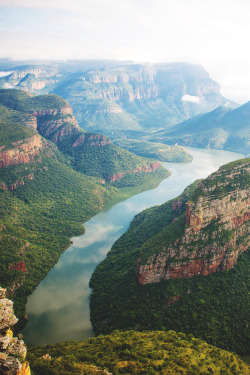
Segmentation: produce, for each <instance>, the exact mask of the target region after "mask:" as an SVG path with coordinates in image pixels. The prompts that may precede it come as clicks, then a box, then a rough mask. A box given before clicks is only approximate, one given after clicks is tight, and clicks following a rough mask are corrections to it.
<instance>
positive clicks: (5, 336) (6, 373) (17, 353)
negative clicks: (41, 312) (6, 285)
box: [0, 288, 30, 375]
mask: <svg viewBox="0 0 250 375" xmlns="http://www.w3.org/2000/svg"><path fill="white" fill-rule="evenodd" d="M5 293H6V290H5V289H3V288H0V374H3V375H30V367H29V364H28V362H25V357H26V352H27V350H26V347H25V344H24V342H23V340H22V339H21V338H17V337H13V332H12V328H13V326H14V325H15V324H16V323H17V321H18V319H17V318H16V317H15V315H14V312H13V302H12V301H10V300H9V299H7V298H5Z"/></svg>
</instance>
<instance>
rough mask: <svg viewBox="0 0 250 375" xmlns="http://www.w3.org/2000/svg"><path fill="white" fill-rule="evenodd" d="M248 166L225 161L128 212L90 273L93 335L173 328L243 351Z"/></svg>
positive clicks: (249, 261) (248, 278) (249, 262)
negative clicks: (168, 195) (158, 201)
mask: <svg viewBox="0 0 250 375" xmlns="http://www.w3.org/2000/svg"><path fill="white" fill-rule="evenodd" d="M249 169H250V159H249V158H248V159H242V160H239V161H235V162H231V163H229V164H227V165H225V166H222V167H221V168H220V169H219V170H218V171H217V172H215V173H213V174H212V175H210V176H209V177H208V178H206V179H205V180H202V181H197V182H195V183H193V184H192V185H190V186H188V187H187V188H186V189H185V190H184V192H183V193H182V194H181V195H180V196H179V197H177V198H175V199H173V200H171V201H169V202H166V203H164V204H162V205H160V206H155V207H152V208H149V209H147V210H145V211H143V212H141V213H140V214H138V215H137V216H135V218H134V220H133V221H132V222H131V224H130V227H129V229H128V230H127V232H125V233H124V234H123V235H122V236H121V237H120V238H119V239H118V240H117V241H116V242H115V243H114V245H113V247H112V249H111V251H110V252H109V253H108V254H107V257H106V259H105V260H104V261H103V262H102V263H101V264H100V265H99V266H98V267H97V269H96V270H95V272H94V273H93V275H92V278H91V281H90V286H91V288H92V290H93V293H92V295H91V301H90V306H91V322H92V325H93V328H94V332H95V333H108V332H111V331H112V330H114V329H122V330H124V329H137V330H138V329H139V330H142V331H143V330H145V329H174V330H177V331H181V330H182V331H183V332H185V333H192V334H194V335H196V336H197V337H200V338H203V339H206V340H207V341H208V342H209V343H212V344H214V345H217V346H219V347H222V348H227V349H228V350H233V351H236V352H237V353H248V352H249V344H250V342H249V329H250V325H249V303H250V300H249V298H250V296H249V293H248V289H249V287H250V274H249V267H250V258H249V249H250V247H249V243H250V236H249V219H250V215H249V213H250V209H249V206H250V200H249V191H250V189H249V187H250V178H249ZM100 306H101V308H100Z"/></svg>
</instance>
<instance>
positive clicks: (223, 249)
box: [137, 159, 250, 284]
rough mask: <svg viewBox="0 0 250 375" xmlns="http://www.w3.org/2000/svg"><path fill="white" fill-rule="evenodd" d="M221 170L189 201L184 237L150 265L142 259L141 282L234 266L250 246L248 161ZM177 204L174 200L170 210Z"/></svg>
mask: <svg viewBox="0 0 250 375" xmlns="http://www.w3.org/2000/svg"><path fill="white" fill-rule="evenodd" d="M247 160H248V161H246V162H245V163H242V164H240V165H238V166H236V167H234V168H233V169H232V171H231V172H230V173H228V171H227V170H223V169H219V171H217V172H216V173H214V174H213V175H211V176H210V177H209V178H208V179H207V180H205V182H204V183H202V184H199V187H198V190H197V191H196V195H195V196H194V200H193V201H189V202H187V203H186V225H185V227H184V228H183V234H182V235H181V236H180V237H177V238H176V239H175V241H174V242H172V243H168V239H167V238H166V244H167V245H166V247H163V248H162V250H161V251H159V252H158V253H157V254H154V255H151V256H150V257H149V258H148V259H147V260H146V261H145V258H144V260H142V259H140V260H139V262H138V267H137V278H138V282H139V283H140V284H149V283H156V282H160V281H162V280H168V279H176V278H186V277H187V278H188V277H193V276H195V275H209V274H211V273H213V272H216V271H225V270H228V269H231V268H233V266H234V265H235V263H236V262H237V259H238V257H239V255H240V254H241V253H243V252H244V251H246V250H247V249H248V248H249V245H250V233H249V220H250V209H249V207H250V190H249V171H250V162H249V159H247ZM178 207H179V203H178V202H177V201H174V202H173V204H172V210H176V209H177V208H178Z"/></svg>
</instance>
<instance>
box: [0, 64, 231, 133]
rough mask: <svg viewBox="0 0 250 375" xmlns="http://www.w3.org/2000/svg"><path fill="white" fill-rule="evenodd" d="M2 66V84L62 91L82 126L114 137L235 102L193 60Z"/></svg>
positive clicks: (166, 124)
mask: <svg viewBox="0 0 250 375" xmlns="http://www.w3.org/2000/svg"><path fill="white" fill-rule="evenodd" d="M0 67H1V64H0ZM3 67H4V69H3ZM2 69H3V71H2V74H6V75H5V76H3V77H1V78H0V87H2V88H16V89H22V90H26V91H29V92H31V93H35V94H41V93H51V92H53V93H56V94H58V95H60V96H62V97H63V98H64V99H66V100H67V101H68V102H69V103H70V105H71V106H72V108H73V110H74V114H75V116H76V119H77V121H78V123H79V125H80V126H81V127H82V128H84V129H85V130H88V131H95V132H99V133H102V134H105V135H108V136H111V137H112V138H120V135H121V134H122V133H124V134H126V135H130V136H131V135H134V136H135V135H136V136H138V134H140V132H145V131H146V132H148V131H150V132H151V131H155V130H160V129H165V128H169V127H170V126H172V125H175V124H177V123H180V122H182V121H184V120H186V119H188V118H190V117H192V116H194V115H197V114H200V113H204V112H208V111H211V110H213V109H215V108H216V107H218V106H220V105H227V106H233V107H234V106H235V104H234V103H232V102H231V101H230V100H228V99H226V98H224V97H223V96H222V95H221V94H220V86H219V84H218V83H217V82H215V81H213V80H212V79H211V78H210V77H209V75H208V73H207V72H206V71H205V70H204V69H203V68H202V67H201V66H199V65H192V64H188V63H163V64H149V63H148V64H134V63H131V62H130V63H127V62H120V63H119V62H115V61H109V62H107V61H92V62H91V61H82V62H81V61H79V62H71V63H70V62H65V63H53V62H48V63H47V64H38V65H31V64H29V65H21V66H18V65H17V66H13V67H10V66H9V65H8V69H6V64H2ZM5 72H6V73H5Z"/></svg>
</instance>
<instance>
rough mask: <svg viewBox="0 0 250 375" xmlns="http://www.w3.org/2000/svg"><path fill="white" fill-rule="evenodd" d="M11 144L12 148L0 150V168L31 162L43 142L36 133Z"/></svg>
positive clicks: (42, 145)
mask: <svg viewBox="0 0 250 375" xmlns="http://www.w3.org/2000/svg"><path fill="white" fill-rule="evenodd" d="M12 146H13V148H10V149H8V150H5V151H1V150H0V168H4V167H8V165H16V164H20V163H30V162H32V161H33V160H34V158H35V156H37V155H39V153H40V152H41V150H42V149H43V147H44V146H45V143H44V142H43V140H42V138H41V137H40V135H38V134H37V135H34V136H33V137H31V138H27V139H25V140H23V141H18V142H14V143H12Z"/></svg>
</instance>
